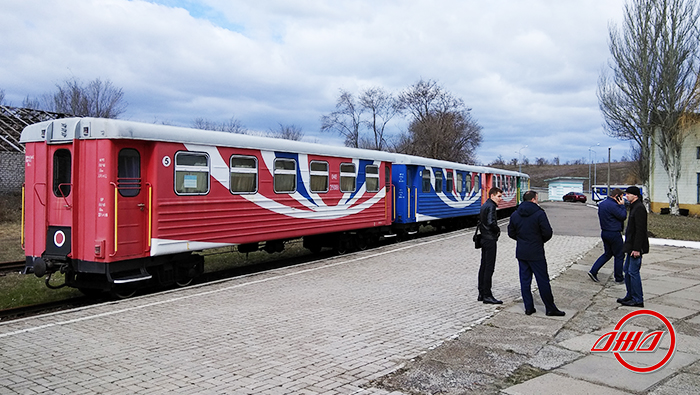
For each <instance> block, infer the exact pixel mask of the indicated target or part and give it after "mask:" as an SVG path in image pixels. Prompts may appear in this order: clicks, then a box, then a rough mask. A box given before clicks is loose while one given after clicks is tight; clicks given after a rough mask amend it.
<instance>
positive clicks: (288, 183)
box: [275, 158, 297, 193]
mask: <svg viewBox="0 0 700 395" xmlns="http://www.w3.org/2000/svg"><path fill="white" fill-rule="evenodd" d="M296 190H297V162H296V161H295V160H294V159H283V158H279V159H275V193H294V192H296Z"/></svg>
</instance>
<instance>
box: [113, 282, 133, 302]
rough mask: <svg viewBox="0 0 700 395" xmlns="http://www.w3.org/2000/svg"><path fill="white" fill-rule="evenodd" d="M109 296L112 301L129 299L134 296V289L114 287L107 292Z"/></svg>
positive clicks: (120, 286)
mask: <svg viewBox="0 0 700 395" xmlns="http://www.w3.org/2000/svg"><path fill="white" fill-rule="evenodd" d="M109 294H110V296H112V298H114V299H129V298H130V297H132V296H134V294H136V288H131V287H127V286H123V285H115V286H113V287H112V289H110V290H109Z"/></svg>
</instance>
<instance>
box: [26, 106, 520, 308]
mask: <svg viewBox="0 0 700 395" xmlns="http://www.w3.org/2000/svg"><path fill="white" fill-rule="evenodd" d="M21 142H22V143H23V144H25V146H26V156H27V158H26V161H25V179H26V180H25V188H24V190H25V191H24V192H25V193H24V195H23V196H24V199H23V206H22V207H23V214H22V215H23V216H22V219H23V223H22V246H23V247H24V249H25V255H26V260H27V269H28V270H33V271H34V273H35V274H37V275H38V276H43V275H48V277H47V285H48V284H49V283H48V278H50V275H51V274H52V273H55V272H57V271H60V272H61V273H64V274H65V279H66V283H65V285H68V286H71V287H75V288H78V289H80V290H82V291H83V292H85V293H89V294H90V293H95V292H102V291H109V292H111V293H113V294H117V295H130V294H131V293H132V292H133V291H134V290H135V289H138V288H142V287H145V286H148V285H170V284H181V285H182V284H188V283H189V282H190V281H191V280H192V278H193V277H195V276H196V275H198V274H200V273H201V272H202V270H203V259H202V257H201V255H198V254H194V253H195V252H198V251H202V250H206V249H211V248H217V247H223V246H236V248H237V249H238V251H240V252H252V251H258V250H265V251H268V252H279V251H281V250H282V249H284V245H285V243H286V242H287V241H289V240H293V239H300V238H301V239H303V243H304V246H305V247H307V248H308V249H310V250H311V251H319V250H320V249H321V248H324V247H330V248H333V249H335V250H336V251H338V252H339V253H342V252H346V251H349V250H352V249H363V248H366V247H367V245H368V244H369V243H370V242H372V241H376V240H378V239H380V238H381V237H396V236H399V237H401V236H408V235H410V234H412V233H415V232H417V231H418V228H419V227H420V226H422V225H428V224H430V225H433V226H436V227H439V228H450V229H456V228H458V227H461V226H465V225H469V224H472V223H476V217H477V215H478V213H479V209H480V207H481V205H482V204H483V202H485V201H486V199H488V196H487V191H488V190H489V189H490V188H491V187H492V186H497V187H499V188H501V189H502V190H503V191H504V199H503V202H502V203H501V205H500V206H499V207H498V210H499V212H500V213H502V215H507V214H509V212H510V211H512V210H513V209H514V208H515V207H516V205H517V204H518V203H519V202H520V199H521V196H522V193H523V192H524V191H525V190H526V189H527V188H528V187H529V177H528V176H527V174H524V173H519V172H513V171H506V170H500V169H494V168H489V167H481V166H470V165H465V164H460V163H453V162H446V161H439V160H434V159H428V158H421V157H416V156H409V155H402V154H395V153H388V152H380V151H370V150H361V149H353V148H346V147H337V146H327V145H321V144H309V143H304V142H298V141H288V140H280V139H274V138H265V137H256V136H247V135H239V134H230V133H222V132H212V131H205V130H195V129H188V128H181V127H175V126H166V125H153V124H145V123H136V122H129V121H122V120H113V119H99V118H66V119H59V120H53V121H45V122H41V123H37V124H34V125H30V126H28V127H26V128H25V129H24V131H23V132H22V138H21Z"/></svg>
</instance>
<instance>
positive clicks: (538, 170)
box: [489, 162, 639, 190]
mask: <svg viewBox="0 0 700 395" xmlns="http://www.w3.org/2000/svg"><path fill="white" fill-rule="evenodd" d="M489 166H490V167H497V168H499V169H506V170H515V171H518V166H510V165H505V166H499V165H489ZM632 166H634V163H633V162H614V163H611V164H610V184H636V183H638V182H639V181H638V180H637V179H636V177H635V176H634V175H633V173H632V171H631V169H632ZM597 167H598V169H597V172H598V177H597V182H598V184H606V183H607V182H608V164H607V163H598V166H597ZM522 172H523V173H526V174H528V175H529V176H530V186H531V187H542V188H545V187H547V183H546V182H544V180H547V179H549V178H554V177H585V178H588V165H587V164H586V165H542V166H537V165H527V166H526V165H523V167H522ZM594 180H595V177H594V172H593V166H591V183H592V184H595V181H594ZM583 188H584V190H588V180H586V181H584V182H583Z"/></svg>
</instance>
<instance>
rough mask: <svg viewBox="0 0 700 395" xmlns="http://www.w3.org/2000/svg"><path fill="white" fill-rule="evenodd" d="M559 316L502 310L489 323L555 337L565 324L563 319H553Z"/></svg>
mask: <svg viewBox="0 0 700 395" xmlns="http://www.w3.org/2000/svg"><path fill="white" fill-rule="evenodd" d="M553 318H559V317H548V316H546V315H544V314H542V315H541V316H537V315H534V314H533V315H530V316H528V315H525V314H523V313H513V312H510V311H502V312H500V313H499V314H497V315H495V316H494V317H492V318H491V319H490V320H489V325H493V326H496V327H499V328H504V329H509V330H516V331H524V332H527V333H532V334H537V335H543V336H549V337H553V336H554V335H555V334H556V333H557V332H558V331H559V330H560V329H561V327H562V326H563V325H564V322H565V321H563V320H560V319H553Z"/></svg>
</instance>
